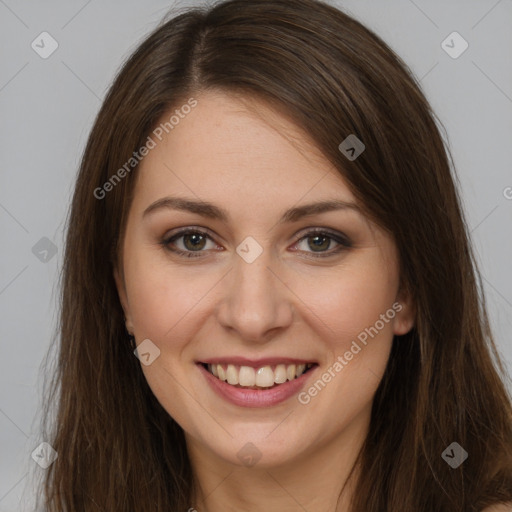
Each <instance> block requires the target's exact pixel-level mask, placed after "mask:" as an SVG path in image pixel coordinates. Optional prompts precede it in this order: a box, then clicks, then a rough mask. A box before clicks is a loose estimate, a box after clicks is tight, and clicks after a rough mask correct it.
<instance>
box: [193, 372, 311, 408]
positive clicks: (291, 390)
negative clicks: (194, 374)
mask: <svg viewBox="0 0 512 512" xmlns="http://www.w3.org/2000/svg"><path fill="white" fill-rule="evenodd" d="M197 366H198V368H199V370H200V371H201V372H202V373H203V375H204V376H205V378H206V381H207V382H208V384H209V385H210V386H211V388H212V389H213V390H214V391H215V392H216V393H217V394H218V395H220V396H221V397H222V398H224V399H226V400H227V401H228V402H231V403H232V404H235V405H239V406H240V407H271V406H273V405H277V404H280V403H281V402H284V401H285V400H288V398H290V397H292V396H293V395H295V394H297V393H298V392H299V391H300V390H301V388H302V387H303V386H304V385H305V383H306V381H307V379H308V378H309V376H310V375H311V374H312V373H313V372H314V371H315V368H316V366H315V367H313V368H311V369H310V370H309V371H308V372H306V373H303V374H302V375H301V376H300V377H297V378H296V379H293V380H290V381H286V382H284V383H283V384H279V385H278V386H275V387H273V388H269V389H244V388H236V387H235V386H232V385H231V384H228V383H227V382H224V381H223V380H220V379H218V378H217V377H215V376H213V375H212V374H211V373H210V372H209V371H208V370H207V369H206V368H205V367H204V366H203V365H202V364H199V363H198V364H197Z"/></svg>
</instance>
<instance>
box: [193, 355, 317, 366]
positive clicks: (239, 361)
mask: <svg viewBox="0 0 512 512" xmlns="http://www.w3.org/2000/svg"><path fill="white" fill-rule="evenodd" d="M197 362H198V363H204V364H232V365H235V366H251V367H252V368H261V367H262V366H273V365H277V364H286V365H288V364H308V363H314V364H316V361H314V360H313V359H298V358H295V357H263V358H260V359H248V358H246V357H232V356H231V357H212V358H208V359H202V360H200V361H197Z"/></svg>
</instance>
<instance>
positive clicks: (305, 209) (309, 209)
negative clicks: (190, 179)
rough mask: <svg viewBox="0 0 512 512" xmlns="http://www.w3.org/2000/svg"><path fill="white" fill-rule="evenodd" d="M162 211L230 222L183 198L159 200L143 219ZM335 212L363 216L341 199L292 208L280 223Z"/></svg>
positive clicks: (209, 205) (213, 207) (198, 202)
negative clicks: (169, 210)
mask: <svg viewBox="0 0 512 512" xmlns="http://www.w3.org/2000/svg"><path fill="white" fill-rule="evenodd" d="M162 209H171V210H180V211H186V212H191V213H195V214H198V215H201V216H202V217H207V218H209V219H213V220H219V221H222V222H225V223H227V222H228V221H229V214H228V212H227V211H226V210H224V209H223V208H220V207H219V206H216V205H214V204H213V203H209V202H207V201H201V200H192V199H186V198H183V197H163V198H162V199H158V200H157V201H155V202H154V203H152V204H150V205H149V206H148V207H147V208H146V209H145V210H144V213H143V214H142V217H143V218H145V217H147V216H148V215H149V214H151V213H154V212H156V211H158V210H162ZM335 210H355V211H356V212H358V213H360V214H362V211H361V208H360V207H359V206H358V205H357V204H355V203H349V202H346V201H341V200H339V199H331V200H326V201H320V202H316V203H310V204H305V205H302V206H297V207H295V208H290V209H289V210H287V211H286V212H285V213H284V214H283V216H282V217H281V219H280V220H279V222H278V223H279V224H284V223H286V222H296V221H298V220H299V219H301V218H303V217H307V216H310V215H316V214H320V213H325V212H330V211H335Z"/></svg>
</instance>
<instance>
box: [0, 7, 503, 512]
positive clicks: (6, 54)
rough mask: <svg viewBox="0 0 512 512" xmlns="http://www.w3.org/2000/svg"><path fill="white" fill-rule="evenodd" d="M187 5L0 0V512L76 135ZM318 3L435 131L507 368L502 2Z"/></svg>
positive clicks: (36, 380) (26, 462)
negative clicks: (352, 21)
mask: <svg viewBox="0 0 512 512" xmlns="http://www.w3.org/2000/svg"><path fill="white" fill-rule="evenodd" d="M194 3H196V4H199V3H202V2H199V1H197V2H179V3H175V4H173V3H171V2H167V1H161V0H151V1H146V2H141V1H139V2H135V1H133V0H130V1H123V2H121V1H120V0H119V1H114V0H109V1H103V2H100V1H99V0H89V1H66V2H65V1H64V0H60V1H56V0H54V1H49V2H44V4H43V2H35V1H16V0H0V48H1V54H0V58H1V73H0V119H1V124H0V144H1V146H0V161H1V165H0V172H1V189H0V226H1V236H2V250H1V252H0V260H1V270H0V311H1V323H0V329H1V331H0V340H1V355H2V357H0V450H1V453H0V512H7V511H9V512H11V511H15V510H30V501H31V491H30V488H31V483H30V482H31V477H30V474H31V473H29V470H30V471H31V468H33V467H34V466H35V463H34V462H33V461H32V459H31V457H30V454H31V453H32V451H33V450H34V449H35V447H36V446H37V445H39V443H40V442H41V441H43V439H41V436H40V434H39V432H38V430H37V427H38V419H37V415H38V408H39V406H40V404H39V400H40V388H41V385H42V374H41V373H40V364H41V362H42V361H43V358H44V356H45V354H46V352H47V350H48V347H49V346H50V342H51V339H52V337H53V335H54V332H55V326H56V320H57V318H56V298H57V292H58V288H57V279H58V275H59V269H60V267H61V265H62V247H63V234H64V233H63V226H64V221H65V215H66V212H67V208H68V205H69V201H70V198H71V192H72V188H73V183H74V179H75V175H76V171H77V168H78V163H79V159H80V156H81V153H82V151H83V148H84V145H85V142H86V138H87V135H88V132H89V130H90V128H91V125H92V122H93V120H94V117H95V115H96V113H97V111H98V109H99V107H100V104H101V100H102V98H103V97H104V95H105V92H106V90H107V88H108V86H109V84H110V83H111V81H112V79H113V77H114V74H115V72H116V71H117V70H118V68H119V67H120V64H121V62H122V60H123V59H124V58H125V57H126V56H127V55H128V54H129V53H131V52H132V51H133V50H134V49H135V48H136V46H137V44H138V43H139V42H140V41H141V40H142V39H143V37H144V36H145V35H146V34H148V33H149V32H150V31H151V30H152V29H153V28H154V27H155V25H156V24H157V23H158V21H159V20H160V19H161V18H162V17H163V15H164V14H165V13H166V12H168V10H170V9H171V8H172V7H173V6H178V7H182V6H185V5H189V4H194ZM332 3H334V4H335V5H338V6H340V7H342V8H343V9H344V10H345V11H347V12H348V13H350V14H352V15H354V16H355V17H356V18H358V19H360V20H361V21H362V22H363V23H365V24H366V25H367V26H368V27H370V28H371V29H373V30H374V31H375V32H377V33H378V34H379V35H380V36H381V37H382V38H383V39H384V40H385V41H386V42H388V43H389V44H390V46H391V47H392V48H393V49H395V50H396V51H397V53H398V54H399V55H400V56H402V58H403V59H404V60H405V61H406V63H407V64H408V65H409V66H410V67H411V69H412V70H413V72H414V73H415V74H416V76H417V77H418V78H419V79H421V85H422V87H423V89H424V91H425V93H426V95H427V97H428V99H429V100H430V102H431V104H432V106H433V108H434V110H435V112H436V113H437V114H438V116H439V117H440V119H441V121H442V123H443V124H444V126H445V127H446V130H447V133H448V142H449V146H450V148H451V150H452V152H453V156H454V159H455V164H456V167H457V170H458V175H459V178H460V183H461V189H462V194H463V198H464V203H465V209H466V212H467V216H468V223H469V227H470V231H471V235H472V237H473V239H474V244H475V248H476V252H477V254H478V258H479V261H480V264H481V269H482V274H483V277H484V287H485V292H486V295H487V300H488V305H489V311H490V318H491V321H492V324H493V327H494V330H495V334H496V338H497V342H498V345H499V349H500V351H501V352H502V354H503V356H504V358H505V360H506V363H507V365H508V368H509V370H510V369H512V344H511V341H510V334H509V333H510V328H511V327H512V319H511V317H512V314H511V313H512V291H511V290H512V272H511V270H510V262H511V261H512V236H511V234H512V230H511V229H510V226H511V221H512V188H507V187H512V171H511V169H512V166H511V163H512V59H511V49H512V31H511V30H510V27H511V26H512V2H511V0H499V1H497V0H479V1H468V0H459V1H453V0H452V1H446V0H435V1H432V0H429V1H427V0H414V1H413V0H393V1H387V2H378V1H376V0H373V1H369V0H347V1H345V0H340V1H337V2H332ZM43 31H47V32H49V33H50V34H51V36H52V37H53V38H54V39H55V40H56V41H57V42H58V45H59V46H58V49H57V50H56V51H55V53H53V54H52V55H51V56H50V57H49V58H47V59H42V58H41V57H40V56H39V55H38V54H37V53H36V52H35V51H34V50H33V49H32V48H31V43H32V41H34V40H35V39H36V38H37V36H38V35H39V34H40V33H41V32H43ZM453 31H457V32H459V33H460V34H461V35H462V37H463V38H464V39H465V40H466V41H467V42H468V43H469V48H468V49H467V50H466V51H465V52H464V53H463V54H462V55H460V57H458V58H456V59H453V58H451V57H450V56H449V55H448V54H447V53H446V52H445V51H444V50H443V48H442V47H441V43H442V41H443V40H444V39H445V38H446V37H447V36H448V35H449V34H450V33H452V32H453ZM36 42H37V41H36ZM448 44H450V45H451V44H452V43H451V42H449V43H448ZM458 44H459V43H454V45H455V49H457V48H460V46H458ZM46 48H48V45H46ZM506 196H508V199H507V197H506ZM43 237H47V238H48V239H49V240H51V242H52V243H53V244H54V245H55V246H56V249H57V252H56V255H54V256H53V257H51V256H52V253H51V252H49V253H48V255H47V256H46V257H47V258H50V259H49V260H48V261H47V262H46V263H45V262H43V261H40V259H39V258H38V257H36V255H35V254H34V253H33V251H32V248H33V247H34V246H35V245H36V243H38V242H39V240H40V239H41V238H43ZM39 243H40V244H41V243H42V244H44V243H47V242H39ZM41 254H42V253H40V255H41ZM61 455H62V454H61ZM35 469H36V471H35V472H36V473H37V471H40V472H41V471H44V470H42V469H40V468H39V467H38V466H37V467H36V468H35Z"/></svg>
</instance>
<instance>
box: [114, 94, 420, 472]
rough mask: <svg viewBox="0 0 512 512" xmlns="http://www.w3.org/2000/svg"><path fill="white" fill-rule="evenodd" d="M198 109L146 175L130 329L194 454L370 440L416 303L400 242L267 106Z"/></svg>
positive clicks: (128, 287) (225, 456) (284, 454)
mask: <svg viewBox="0 0 512 512" xmlns="http://www.w3.org/2000/svg"><path fill="white" fill-rule="evenodd" d="M196 99H197V101H198V103H197V106H196V107H195V108H193V109H191V112H190V113H189V114H188V115H186V116H183V118H180V120H179V123H178V124H176V125H174V126H173V129H172V130H169V133H168V134H166V133H165V131H164V132H163V134H164V135H165V136H164V137H162V140H161V141H159V140H158V138H156V137H154V136H153V139H154V141H155V142H156V146H155V147H154V148H153V149H151V150H150V151H149V154H148V155H147V156H146V157H145V158H144V159H143V161H142V162H141V165H140V168H139V175H138V179H137V183H136V186H135V195H134V200H133V203H132V206H131V209H130V212H129V217H128V221H127V226H126V233H125V239H124V244H123V252H122V257H121V260H120V262H121V265H120V268H119V272H117V271H116V272H115V277H116V282H117V287H118V291H119V295H120V298H121V302H122V304H123V308H124V311H125V315H126V325H127V328H128V330H129V331H130V332H133V333H134V335H135V338H136V340H137V344H140V343H142V342H143V341H144V340H150V341H144V344H143V345H142V346H141V347H139V352H140V354H144V355H141V356H140V357H141V369H142V371H143V372H144V375H145V377H146V379H147V382H148V384H149V386H150V387H151V389H152V391H153V393H154V394H155V396H156V398H157V399H158V400H159V402H160V403H161V404H162V406H163V407H164V408H165V409H166V410H167V412H168V413H169V414H170V415H171V416H172V417H173V418H174V419H175V420H176V421H177V422H178V423H179V424H180V425H181V427H182V428H183V429H184V431H185V434H186V438H187V445H188V447H189V450H190V451H191V452H192V456H194V455H193V454H201V456H202V457H206V458H209V459H211V460H216V461H219V462H221V461H222V462H223V463H234V464H238V465H242V464H245V465H252V464H253V463H254V462H257V463H258V464H260V465H261V467H276V466H284V465H286V464H291V463H292V464H295V463H297V462H298V461H300V460H306V459H307V458H311V457H313V456H314V455H315V454H318V453H322V451H325V450H326V449H331V448H332V447H333V446H334V445H335V444H336V443H341V440H344V441H345V442H347V441H348V440H351V441H353V440H354V439H356V438H358V439H359V438H362V436H364V435H365V434H366V432H365V429H366V428H367V426H368V424H369V418H370V408H371V403H372V400H373V396H374V393H375V391H376V390H377V387H378V385H379V382H380V380H381V377H382V375H383V373H384V370H385V367H386V364H387V361H388V357H389V352H390V348H391V343H392V339H393V335H394V334H404V333H406V332H407V331H408V330H409V329H410V328H411V327H412V322H413V320H412V318H413V314H412V307H411V306H410V305H409V303H408V302H407V300H406V298H405V297H402V296H401V295H400V293H399V286H398V284H399V272H398V258H397V252H396V249H395V246H394V244H393V241H392V239H391V238H390V237H389V236H388V235H387V234H386V233H385V232H384V231H382V230H381V229H379V228H378V227H377V226H376V225H374V224H371V223H370V222H369V221H368V220H367V219H366V218H365V217H364V216H363V214H362V213H360V211H359V209H358V203H357V202H356V200H355V198H354V196H353V194H352V193H351V191H350V190H349V188H348V187H347V185H346V183H345V182H344V180H343V179H342V178H341V177H340V175H339V174H338V173H337V172H336V171H335V169H334V168H333V167H332V165H330V164H329V163H328V162H327V160H325V158H323V157H322V156H321V155H320V154H319V153H318V151H317V150H315V148H314V147H313V146H312V145H311V144H310V143H309V142H308V140H307V138H306V136H305V135H304V134H303V133H301V132H300V131H299V130H298V129H297V128H296V127H295V126H294V125H293V124H291V123H290V122H289V121H287V120H286V119H285V118H283V117H281V116H280V115H278V114H276V113H275V112H274V111H272V110H271V109H270V108H268V106H265V105H264V104H262V103H259V102H256V101H252V102H250V103H246V102H248V101H249V100H246V102H242V101H240V100H237V99H235V98H234V97H233V96H230V95H224V94H221V93H215V94H214V93H212V92H208V93H203V94H201V95H199V96H197V97H196ZM248 105H252V108H248ZM171 114H172V113H169V115H166V116H164V118H165V120H168V118H169V117H170V115H171ZM347 135H348V134H347ZM340 142H341V141H340ZM347 164H348V165H350V164H349V162H348V161H347ZM178 200H179V202H178ZM325 202H337V203H338V206H337V207H336V209H334V208H332V206H333V204H334V203H333V204H331V208H321V207H316V208H315V207H314V206H313V205H315V204H321V203H325ZM343 205H344V206H343ZM158 351H159V352H158ZM142 363H144V364H142ZM208 364H209V365H210V366H208ZM228 365H229V366H228ZM304 365H306V369H307V368H309V367H310V366H311V365H312V367H311V368H310V369H309V370H308V371H306V372H305V373H302V372H304V370H305V368H304ZM211 372H213V373H214V374H216V375H214V374H212V373H211ZM222 377H224V378H226V379H228V381H229V382H225V381H223V380H221V378H222ZM237 383H238V384H237Z"/></svg>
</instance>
